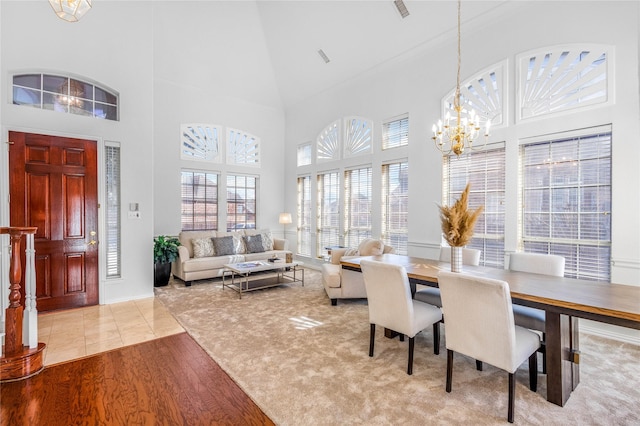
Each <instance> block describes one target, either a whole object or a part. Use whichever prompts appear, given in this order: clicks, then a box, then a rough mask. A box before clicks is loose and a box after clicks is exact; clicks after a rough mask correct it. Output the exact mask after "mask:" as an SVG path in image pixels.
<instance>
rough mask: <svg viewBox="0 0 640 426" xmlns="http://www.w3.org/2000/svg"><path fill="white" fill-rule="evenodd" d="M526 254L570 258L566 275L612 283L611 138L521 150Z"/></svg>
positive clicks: (604, 132) (594, 134)
mask: <svg viewBox="0 0 640 426" xmlns="http://www.w3.org/2000/svg"><path fill="white" fill-rule="evenodd" d="M521 161H522V167H521V173H522V194H521V196H522V213H521V214H522V218H521V227H522V228H521V234H522V236H521V242H522V247H523V249H524V251H527V252H533V253H550V254H557V255H560V256H563V257H564V258H565V259H566V263H565V276H567V277H572V278H582V279H591V280H600V281H610V276H611V133H610V130H609V128H606V129H597V130H591V133H590V134H586V135H584V136H583V135H581V136H572V137H563V138H557V139H551V140H549V139H547V140H544V141H539V142H535V143H527V144H524V145H522V147H521Z"/></svg>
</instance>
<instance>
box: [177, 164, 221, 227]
mask: <svg viewBox="0 0 640 426" xmlns="http://www.w3.org/2000/svg"><path fill="white" fill-rule="evenodd" d="M181 197H182V213H181V222H182V230H183V231H189V230H201V229H214V230H217V229H218V175H217V174H216V173H210V172H199V171H190V170H183V171H182V172H181Z"/></svg>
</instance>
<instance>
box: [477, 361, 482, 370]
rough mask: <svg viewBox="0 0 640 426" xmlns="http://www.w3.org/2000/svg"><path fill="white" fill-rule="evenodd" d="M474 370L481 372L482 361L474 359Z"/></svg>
mask: <svg viewBox="0 0 640 426" xmlns="http://www.w3.org/2000/svg"><path fill="white" fill-rule="evenodd" d="M476 370H478V371H482V361H478V360H477V359H476Z"/></svg>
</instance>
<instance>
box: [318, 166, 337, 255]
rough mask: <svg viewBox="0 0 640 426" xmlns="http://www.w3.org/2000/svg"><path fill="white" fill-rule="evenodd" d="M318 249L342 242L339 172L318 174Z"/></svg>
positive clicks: (321, 249)
mask: <svg viewBox="0 0 640 426" xmlns="http://www.w3.org/2000/svg"><path fill="white" fill-rule="evenodd" d="M316 225H317V238H318V239H317V250H316V253H322V252H323V251H324V248H325V247H330V246H337V245H339V244H340V181H339V174H338V172H329V173H323V174H320V175H318V218H317V224H316Z"/></svg>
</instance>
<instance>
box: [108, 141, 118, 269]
mask: <svg viewBox="0 0 640 426" xmlns="http://www.w3.org/2000/svg"><path fill="white" fill-rule="evenodd" d="M104 151H105V155H104V157H105V198H106V209H105V215H106V225H107V226H106V234H107V235H106V240H107V250H106V252H107V253H106V256H107V262H106V263H107V267H106V269H107V278H119V277H120V275H121V265H122V256H121V253H120V248H121V239H120V224H121V222H120V145H118V144H111V143H105V147H104Z"/></svg>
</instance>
